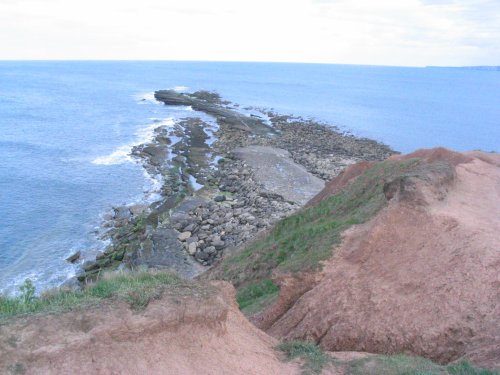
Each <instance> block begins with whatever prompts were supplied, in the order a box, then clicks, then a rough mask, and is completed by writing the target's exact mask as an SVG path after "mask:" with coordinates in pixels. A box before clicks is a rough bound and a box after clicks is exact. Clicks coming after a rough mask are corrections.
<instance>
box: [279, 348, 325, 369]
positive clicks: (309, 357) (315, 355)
mask: <svg viewBox="0 0 500 375" xmlns="http://www.w3.org/2000/svg"><path fill="white" fill-rule="evenodd" d="M278 349H279V350H281V351H282V352H284V353H285V355H286V358H287V360H289V361H291V360H293V359H296V358H299V359H301V360H302V361H303V362H304V363H303V366H302V369H303V371H302V373H303V374H304V375H306V374H321V371H322V370H323V367H324V366H325V365H326V364H327V363H328V362H331V361H332V359H331V358H330V357H328V355H326V354H325V353H324V352H323V351H322V350H321V349H320V348H319V347H318V346H317V345H316V344H313V343H310V342H306V341H290V342H285V343H282V344H279V345H278Z"/></svg>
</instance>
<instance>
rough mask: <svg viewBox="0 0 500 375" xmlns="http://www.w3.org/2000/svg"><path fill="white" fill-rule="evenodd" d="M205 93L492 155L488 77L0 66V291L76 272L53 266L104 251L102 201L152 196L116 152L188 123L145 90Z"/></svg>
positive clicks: (495, 97) (151, 188)
mask: <svg viewBox="0 0 500 375" xmlns="http://www.w3.org/2000/svg"><path fill="white" fill-rule="evenodd" d="M159 89H175V90H178V91H189V92H192V91H195V90H200V89H205V90H215V91H217V92H218V93H220V94H221V96H222V97H223V98H224V99H227V100H230V101H232V102H234V103H239V104H241V105H242V106H243V107H245V106H254V107H264V108H268V109H273V110H274V111H276V112H278V113H282V114H291V115H297V116H302V117H304V118H311V119H315V120H317V121H320V122H323V123H325V124H328V125H331V126H336V127H337V128H339V129H340V130H341V131H345V132H350V133H352V134H354V135H358V136H362V137H368V138H373V139H376V140H378V141H381V142H384V143H386V144H388V145H389V146H391V147H392V148H393V149H395V150H398V151H401V152H405V153H406V152H410V151H412V150H415V149H418V148H428V147H434V146H444V147H448V148H452V149H455V150H459V151H466V150H475V149H481V150H484V151H499V142H500V71H496V70H484V69H483V70H474V69H457V68H406V67H382V66H357V65H325V64H284V63H283V64H282V63H221V62H155V61H149V62H145V61H141V62H138V61H119V62H118V61H65V62H57V61H30V62H27V61H24V62H20V61H3V62H0V293H4V294H15V293H16V291H17V289H18V286H19V285H20V284H21V283H22V282H23V281H24V280H25V279H26V278H30V279H31V280H32V281H33V282H34V284H35V286H36V288H37V291H39V292H40V291H43V290H45V289H47V288H50V287H55V286H58V285H61V283H63V282H64V281H66V280H67V279H68V278H70V277H72V276H74V275H75V272H76V267H75V266H73V265H71V264H69V263H68V262H66V261H65V258H66V257H68V256H69V255H71V254H72V253H74V252H75V251H77V250H80V251H82V253H83V254H84V255H85V254H91V253H92V252H96V251H98V250H99V249H102V248H104V246H106V243H104V242H102V241H100V240H99V238H98V235H97V232H98V230H99V225H100V224H101V222H102V217H103V215H105V214H106V213H107V212H110V210H111V209H112V208H113V207H114V206H118V205H122V204H131V203H133V202H140V201H153V200H155V199H156V198H157V191H158V188H159V186H160V181H158V180H157V179H155V177H154V176H149V175H147V174H146V173H145V172H144V169H143V168H142V166H141V165H140V164H138V163H137V161H135V160H134V159H133V158H131V157H130V156H129V152H130V149H131V147H132V146H133V145H135V144H139V143H142V142H144V141H147V140H148V139H149V138H151V136H152V131H153V129H154V128H155V127H156V126H159V124H162V123H163V124H172V123H175V121H176V120H177V119H179V118H182V117H185V116H188V115H193V113H192V112H191V113H187V109H186V108H182V107H177V108H176V107H173V108H169V107H166V106H164V105H161V104H160V103H158V102H156V101H155V100H154V95H153V93H154V91H155V90H159Z"/></svg>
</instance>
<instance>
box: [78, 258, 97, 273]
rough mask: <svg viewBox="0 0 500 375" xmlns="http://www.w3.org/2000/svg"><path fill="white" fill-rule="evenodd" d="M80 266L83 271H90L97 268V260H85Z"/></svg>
mask: <svg viewBox="0 0 500 375" xmlns="http://www.w3.org/2000/svg"><path fill="white" fill-rule="evenodd" d="M82 268H83V270H84V271H85V272H89V271H92V270H95V269H97V268H99V265H98V264H97V262H96V261H95V260H86V261H85V262H84V263H83V264H82Z"/></svg>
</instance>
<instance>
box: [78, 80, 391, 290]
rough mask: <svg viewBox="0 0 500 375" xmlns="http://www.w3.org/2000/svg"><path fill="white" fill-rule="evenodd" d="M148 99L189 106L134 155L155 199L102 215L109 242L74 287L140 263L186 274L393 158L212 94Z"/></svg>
mask: <svg viewBox="0 0 500 375" xmlns="http://www.w3.org/2000/svg"><path fill="white" fill-rule="evenodd" d="M155 98H156V99H157V100H158V101H160V102H163V103H164V104H165V105H168V106H186V107H190V108H192V109H193V111H192V112H188V113H192V115H191V116H187V117H185V118H182V119H179V120H178V121H177V122H176V123H175V124H174V125H172V126H166V125H163V126H158V128H156V129H155V132H154V137H153V139H152V140H151V141H150V142H148V143H145V144H141V145H139V146H136V147H134V148H133V150H132V155H133V156H134V157H135V158H137V159H138V160H140V161H141V163H142V164H143V166H144V168H145V169H146V170H147V172H148V173H149V174H150V175H152V176H156V178H158V179H160V180H161V181H162V187H161V192H160V194H161V199H159V200H158V201H156V202H154V203H153V204H150V205H133V206H123V207H116V208H114V209H113V211H112V212H110V213H108V214H107V215H106V216H105V222H104V223H103V228H104V231H103V232H102V233H101V236H102V238H103V239H105V240H110V245H109V246H108V247H107V248H106V249H105V250H104V251H103V252H101V253H99V254H98V255H97V257H96V259H95V260H93V259H91V260H87V261H85V262H83V263H82V265H81V268H82V271H81V272H80V273H79V274H78V276H77V278H78V280H79V281H80V282H84V283H85V282H86V281H89V280H94V279H95V278H96V277H98V275H99V274H100V273H101V272H102V271H103V270H108V269H117V268H124V267H126V268H134V267H137V266H139V265H144V266H147V267H149V268H159V269H165V268H166V269H174V270H175V271H176V272H178V273H179V274H181V275H183V276H184V277H188V278H191V277H194V276H195V275H197V274H199V273H200V272H202V271H203V270H204V269H205V267H206V266H210V265H211V264H213V263H214V261H217V260H220V259H221V257H222V256H223V254H224V251H225V250H226V249H228V248H234V247H238V246H241V245H242V244H244V243H246V242H248V241H249V240H251V239H252V238H255V236H256V235H257V234H258V233H261V232H263V231H265V230H266V229H268V228H270V227H271V226H272V225H273V224H274V223H276V222H277V221H278V220H280V219H282V218H284V217H287V216H289V215H290V214H292V213H293V212H295V211H297V210H298V209H300V208H301V207H302V206H303V205H304V204H305V203H306V202H307V201H308V200H309V199H311V198H312V197H313V196H315V195H316V194H317V193H318V192H319V191H321V190H322V189H323V187H324V183H325V181H328V180H330V179H331V178H333V177H335V176H336V175H337V174H338V173H339V172H340V171H341V170H342V169H344V168H345V167H346V166H348V165H351V164H353V163H356V162H358V161H361V160H371V161H376V160H383V159H385V158H387V157H388V156H389V155H391V154H393V153H394V152H393V151H392V150H391V149H390V148H388V147H387V146H385V145H383V144H380V143H377V142H375V141H372V140H369V139H364V138H357V137H354V136H352V135H349V134H345V133H342V132H340V131H339V130H338V129H336V128H334V127H329V126H326V125H324V124H320V123H317V122H314V121H311V120H305V119H302V118H299V117H293V116H286V115H279V114H276V113H274V112H272V111H270V110H264V109H256V108H245V109H241V108H240V107H239V105H237V104H232V103H230V102H228V101H223V100H222V99H221V98H220V96H219V95H218V94H217V93H213V92H206V91H199V92H195V93H192V94H183V93H178V92H176V91H172V90H163V91H157V92H156V93H155ZM70 260H71V261H77V259H75V257H73V258H70Z"/></svg>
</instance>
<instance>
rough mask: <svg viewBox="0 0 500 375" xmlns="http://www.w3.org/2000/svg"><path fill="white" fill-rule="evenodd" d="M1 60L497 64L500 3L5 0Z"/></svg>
mask: <svg viewBox="0 0 500 375" xmlns="http://www.w3.org/2000/svg"><path fill="white" fill-rule="evenodd" d="M0 59H134V60H135V59H139V60H142V59H147V60H149V59H154V60H217V61H291V62H292V61H293V62H319V63H347V64H377V65H378V64H380V65H410V66H422V65H500V0H247V1H239V0H176V1H170V0H139V1H138V0H0Z"/></svg>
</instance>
